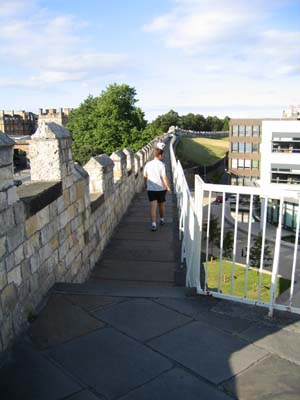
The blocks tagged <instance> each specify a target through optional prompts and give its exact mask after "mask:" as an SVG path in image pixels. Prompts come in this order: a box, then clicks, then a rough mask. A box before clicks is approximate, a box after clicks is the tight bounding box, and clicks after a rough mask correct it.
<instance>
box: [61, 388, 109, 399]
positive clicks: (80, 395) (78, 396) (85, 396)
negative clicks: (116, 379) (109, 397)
mask: <svg viewBox="0 0 300 400" xmlns="http://www.w3.org/2000/svg"><path fill="white" fill-rule="evenodd" d="M67 400H105V397H103V396H100V395H99V394H98V393H97V396H96V395H95V394H94V393H92V392H90V391H89V390H82V391H81V392H79V393H76V394H74V395H73V396H71V397H68V399H67Z"/></svg>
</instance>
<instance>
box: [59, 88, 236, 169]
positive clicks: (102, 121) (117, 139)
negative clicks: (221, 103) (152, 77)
mask: <svg viewBox="0 0 300 400" xmlns="http://www.w3.org/2000/svg"><path fill="white" fill-rule="evenodd" d="M137 102H138V100H137V98H136V90H135V88H134V87H130V86H129V85H126V84H121V85H117V84H115V83H114V84H111V85H109V86H108V87H107V88H106V90H104V91H102V92H101V93H100V95H99V96H97V97H93V96H91V95H90V96H88V97H87V98H86V99H85V100H84V101H83V102H82V103H81V104H80V106H79V107H78V108H77V109H74V110H73V111H72V112H71V114H70V117H69V122H68V124H67V129H69V130H70V132H71V134H72V139H73V157H74V160H76V161H78V162H79V163H80V164H84V163H86V162H87V161H88V160H89V159H90V157H92V156H95V155H98V154H102V153H107V154H110V153H112V152H114V151H116V150H121V149H124V148H125V147H130V148H131V149H132V150H134V151H137V150H139V149H141V148H142V147H143V146H145V145H146V144H147V143H148V142H150V141H151V140H152V139H153V138H155V137H157V136H158V135H160V134H162V133H163V132H167V131H168V129H169V127H170V126H178V127H181V128H183V129H191V130H195V131H216V130H228V121H229V118H228V117H225V118H224V119H219V118H217V117H215V116H214V117H207V118H205V117H204V116H203V115H200V114H192V113H189V114H187V115H182V116H180V115H179V114H178V113H177V112H176V111H174V110H170V111H169V112H167V113H166V114H163V115H159V116H158V117H157V118H156V119H155V120H154V121H152V122H151V123H147V121H146V120H145V115H144V112H143V111H142V110H141V108H140V107H137V106H136V103H137Z"/></svg>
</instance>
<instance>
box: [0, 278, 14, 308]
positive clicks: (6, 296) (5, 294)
mask: <svg viewBox="0 0 300 400" xmlns="http://www.w3.org/2000/svg"><path fill="white" fill-rule="evenodd" d="M0 298H1V304H2V309H3V311H4V313H6V314H9V313H11V312H13V310H14V308H15V306H16V304H17V300H18V297H17V290H16V287H15V285H14V284H13V283H10V284H8V285H7V286H6V287H5V288H4V289H3V290H2V293H1V294H0Z"/></svg>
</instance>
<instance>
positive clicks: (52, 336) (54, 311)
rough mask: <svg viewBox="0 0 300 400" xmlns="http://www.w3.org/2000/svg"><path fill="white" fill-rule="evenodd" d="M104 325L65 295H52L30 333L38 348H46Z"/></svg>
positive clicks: (31, 327)
mask: <svg viewBox="0 0 300 400" xmlns="http://www.w3.org/2000/svg"><path fill="white" fill-rule="evenodd" d="M104 326H105V324H103V322H100V321H99V320H97V319H96V318H93V317H92V316H90V315H89V314H87V313H86V312H85V311H83V310H82V309H81V308H80V307H78V306H76V305H74V304H72V303H70V302H69V301H67V300H66V299H64V297H63V296H60V295H52V296H51V297H50V298H49V301H48V303H47V305H46V306H45V308H44V309H43V310H42V311H41V313H40V314H39V315H38V318H37V319H36V320H35V321H34V322H33V323H32V325H31V326H30V328H29V332H28V333H29V336H30V338H31V340H32V341H33V343H34V345H35V346H36V347H37V348H39V349H45V348H47V347H49V346H54V345H56V344H59V343H63V342H65V341H67V340H70V339H72V338H74V337H76V336H81V335H84V334H86V333H88V332H91V331H94V330H96V329H100V328H103V327H104Z"/></svg>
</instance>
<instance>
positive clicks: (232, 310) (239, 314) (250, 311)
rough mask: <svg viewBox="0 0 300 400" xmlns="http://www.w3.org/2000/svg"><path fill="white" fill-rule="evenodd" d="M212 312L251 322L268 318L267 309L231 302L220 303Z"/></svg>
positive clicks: (223, 301)
mask: <svg viewBox="0 0 300 400" xmlns="http://www.w3.org/2000/svg"><path fill="white" fill-rule="evenodd" d="M212 311H214V312H217V313H220V314H224V315H230V316H231V317H236V318H245V319H249V320H250V321H261V320H262V319H264V318H267V316H268V310H267V308H264V307H257V306H253V305H250V304H242V303H238V302H234V301H230V300H222V301H220V302H219V303H218V304H216V306H215V307H214V308H213V309H212Z"/></svg>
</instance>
